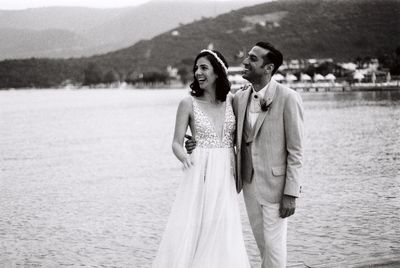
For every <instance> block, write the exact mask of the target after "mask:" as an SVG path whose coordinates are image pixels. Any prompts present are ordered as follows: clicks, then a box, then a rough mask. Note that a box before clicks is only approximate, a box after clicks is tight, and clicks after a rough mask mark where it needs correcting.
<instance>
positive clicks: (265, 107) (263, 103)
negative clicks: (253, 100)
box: [260, 99, 272, 112]
mask: <svg viewBox="0 0 400 268" xmlns="http://www.w3.org/2000/svg"><path fill="white" fill-rule="evenodd" d="M271 104H272V102H270V103H268V104H267V101H266V100H264V99H261V100H260V105H261V110H262V111H263V112H267V111H268V110H269V107H271Z"/></svg>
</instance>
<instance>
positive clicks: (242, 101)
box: [237, 86, 251, 145]
mask: <svg viewBox="0 0 400 268" xmlns="http://www.w3.org/2000/svg"><path fill="white" fill-rule="evenodd" d="M250 93H251V86H248V87H247V88H246V89H245V91H244V93H243V96H241V98H239V104H238V105H239V107H238V115H237V120H238V123H237V126H238V129H237V133H238V135H237V138H238V140H237V143H238V144H239V145H241V143H242V135H243V125H244V119H245V117H246V108H247V103H248V102H249V96H250Z"/></svg>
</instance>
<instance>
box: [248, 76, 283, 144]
mask: <svg viewBox="0 0 400 268" xmlns="http://www.w3.org/2000/svg"><path fill="white" fill-rule="evenodd" d="M277 85H278V83H276V82H275V81H274V80H272V79H271V81H270V82H269V86H268V89H267V91H266V92H265V95H264V100H265V101H266V104H267V105H270V104H271V103H272V101H273V100H274V98H275V93H276V87H277ZM268 112H269V110H268V111H262V112H261V113H260V114H259V115H258V118H257V121H256V124H255V126H254V130H253V133H254V136H253V137H254V138H255V137H256V136H257V134H258V131H259V130H260V128H261V125H262V124H263V122H264V120H265V117H266V116H267V114H268Z"/></svg>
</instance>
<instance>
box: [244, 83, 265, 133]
mask: <svg viewBox="0 0 400 268" xmlns="http://www.w3.org/2000/svg"><path fill="white" fill-rule="evenodd" d="M268 86H269V83H268V84H267V85H266V86H265V87H263V88H262V89H261V90H260V91H258V92H256V91H255V90H254V88H253V87H252V93H251V96H250V98H251V100H250V103H249V105H250V107H249V108H250V109H249V118H248V119H247V120H248V122H249V123H250V126H251V127H252V128H253V127H254V124H255V123H256V121H257V118H258V115H259V113H261V102H260V101H261V99H262V98H264V96H265V93H266V91H267V88H268Z"/></svg>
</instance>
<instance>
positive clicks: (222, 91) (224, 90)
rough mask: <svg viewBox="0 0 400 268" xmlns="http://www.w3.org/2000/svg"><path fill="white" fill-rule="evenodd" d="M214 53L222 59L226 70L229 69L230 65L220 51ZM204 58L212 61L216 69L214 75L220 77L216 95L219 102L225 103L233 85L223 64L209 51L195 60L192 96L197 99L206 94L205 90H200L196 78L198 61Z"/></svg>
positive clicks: (216, 82) (203, 52)
mask: <svg viewBox="0 0 400 268" xmlns="http://www.w3.org/2000/svg"><path fill="white" fill-rule="evenodd" d="M212 52H214V53H215V54H216V55H217V56H218V58H220V59H221V61H222V62H223V64H224V65H225V67H226V69H228V63H227V62H226V60H225V58H224V56H222V54H221V53H220V52H219V51H216V50H212ZM202 57H205V58H207V59H208V60H209V61H210V63H211V65H212V67H213V69H214V73H215V74H216V75H217V76H218V77H217V79H216V81H215V84H216V90H215V95H216V98H217V100H219V101H225V100H226V96H227V95H228V93H229V91H230V90H231V83H230V82H229V80H228V74H227V73H226V72H225V68H224V67H222V65H221V63H220V62H219V61H218V60H217V59H216V58H215V56H214V55H212V54H211V53H210V52H208V51H202V52H200V53H199V54H198V55H197V57H196V59H195V60H194V65H193V82H192V83H191V84H190V88H191V89H192V91H191V92H190V94H191V95H192V96H195V97H200V96H203V94H204V89H201V88H200V85H199V82H198V81H197V79H196V76H195V72H196V64H197V61H198V59H200V58H202Z"/></svg>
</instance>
